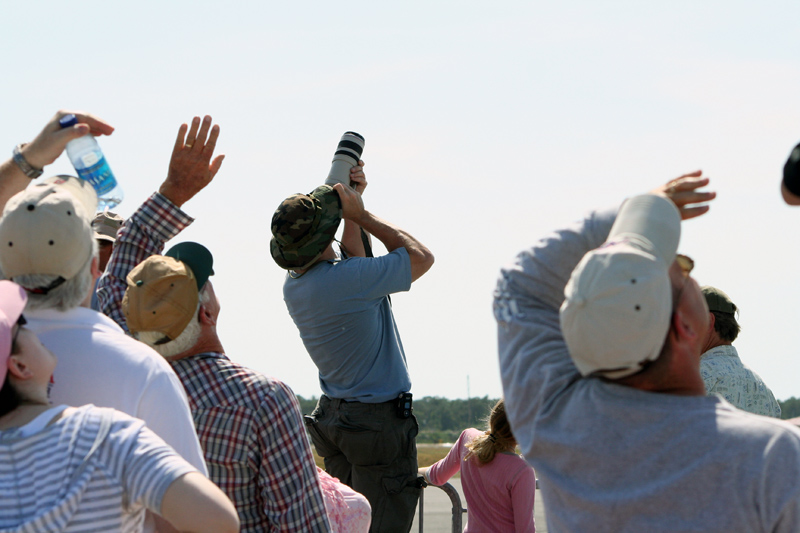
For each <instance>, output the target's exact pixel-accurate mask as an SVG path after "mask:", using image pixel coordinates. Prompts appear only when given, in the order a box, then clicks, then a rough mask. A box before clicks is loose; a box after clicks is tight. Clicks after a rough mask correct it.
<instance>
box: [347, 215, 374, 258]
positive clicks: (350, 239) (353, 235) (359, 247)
mask: <svg viewBox="0 0 800 533" xmlns="http://www.w3.org/2000/svg"><path fill="white" fill-rule="evenodd" d="M361 229H362V228H361V226H359V225H358V224H356V223H355V222H353V221H352V220H345V221H344V230H343V231H342V246H344V249H345V252H347V255H348V256H350V257H366V256H367V251H366V250H365V249H364V241H363V240H362V239H361ZM367 239H369V233H367Z"/></svg>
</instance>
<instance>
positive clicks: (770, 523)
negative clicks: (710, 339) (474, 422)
mask: <svg viewBox="0 0 800 533" xmlns="http://www.w3.org/2000/svg"><path fill="white" fill-rule="evenodd" d="M614 216H615V213H614V212H604V213H592V214H590V215H589V216H588V217H587V218H585V219H584V220H582V221H581V222H580V223H578V224H576V225H575V226H573V227H570V228H568V229H564V230H561V231H558V232H556V233H554V234H551V235H548V236H546V237H545V238H543V239H542V240H540V241H539V242H538V243H537V244H535V245H534V246H533V247H532V248H531V249H528V250H525V251H523V252H522V253H521V254H520V255H519V256H518V257H517V259H516V261H515V262H514V263H513V264H511V265H509V266H507V267H505V268H504V269H503V270H502V272H501V275H500V280H499V282H498V285H497V289H496V291H495V304H494V311H495V317H496V319H497V321H498V325H499V328H498V335H499V339H498V340H499V355H500V367H501V376H502V381H503V389H504V393H505V398H506V409H507V412H508V415H509V420H510V421H511V425H512V428H513V430H514V434H515V436H516V438H517V440H518V442H519V444H520V446H521V448H522V451H523V454H524V456H525V457H526V459H527V460H528V462H529V463H530V464H531V465H532V466H533V467H534V468H535V469H536V472H537V474H538V476H539V480H540V487H541V489H542V495H543V498H544V503H545V507H546V508H547V522H548V528H549V530H550V531H552V532H560V531H581V532H582V531H593V532H594V531H608V532H624V531H630V532H642V531H647V532H659V531H665V532H666V531H670V532H672V531H726V532H736V531H741V532H748V533H750V532H756V531H781V532H783V531H785V532H789V531H792V532H794V531H800V481H799V480H800V431H798V430H797V429H796V428H794V427H792V426H790V425H789V424H787V423H784V422H780V421H777V420H773V419H769V418H766V417H761V416H756V415H752V414H749V413H744V412H742V411H739V410H736V409H734V408H733V407H732V406H731V405H730V404H728V403H727V402H725V401H724V400H722V399H720V398H717V397H708V396H676V395H670V394H659V393H651V392H645V391H641V390H638V389H634V388H630V387H625V386H622V385H618V384H615V383H612V382H609V381H605V380H602V379H600V378H596V377H588V378H582V377H581V376H580V374H579V373H578V371H577V369H576V368H575V366H574V364H573V363H572V361H571V359H570V357H569V353H568V351H567V347H566V344H565V342H564V339H563V337H562V335H561V329H560V325H559V313H558V310H559V307H560V305H561V302H562V300H563V294H564V286H565V285H566V282H567V280H568V279H569V276H570V274H571V272H572V270H573V268H574V267H575V265H576V264H577V263H578V261H579V260H580V259H581V257H582V256H583V255H584V254H585V253H586V252H587V251H589V250H591V249H594V248H596V247H598V246H599V245H600V244H602V243H603V242H604V240H605V239H606V237H607V236H608V232H609V230H610V228H611V224H612V223H613V221H614ZM620 334H624V332H620Z"/></svg>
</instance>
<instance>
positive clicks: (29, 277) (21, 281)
mask: <svg viewBox="0 0 800 533" xmlns="http://www.w3.org/2000/svg"><path fill="white" fill-rule="evenodd" d="M97 249H98V248H97V241H95V240H94V239H92V254H91V255H90V256H89V259H87V260H86V263H84V265H83V266H82V267H81V270H80V271H79V272H78V273H77V274H76V275H75V276H74V277H72V278H70V279H68V280H66V281H65V282H64V283H62V284H61V285H59V286H58V287H56V288H54V289H52V290H51V291H49V292H48V293H47V294H36V293H33V292H28V304H27V305H26V306H25V310H26V311H36V310H39V309H55V310H57V311H69V310H70V309H74V308H76V307H79V306H80V305H81V304H82V303H83V301H84V300H85V299H86V296H87V295H88V294H89V293H90V292H91V291H93V290H94V279H93V278H92V260H93V259H95V258H97V256H98V252H97ZM58 277H59V276H53V275H50V274H22V275H19V276H14V278H13V279H12V280H11V281H13V282H14V283H16V284H17V285H21V286H22V287H23V288H27V289H34V288H37V287H47V286H48V285H50V284H51V283H53V282H54V281H55V280H56V279H58Z"/></svg>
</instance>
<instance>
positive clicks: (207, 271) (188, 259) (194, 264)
mask: <svg viewBox="0 0 800 533" xmlns="http://www.w3.org/2000/svg"><path fill="white" fill-rule="evenodd" d="M164 255H165V256H167V257H172V258H173V259H177V260H178V261H181V262H182V263H186V265H188V267H189V268H191V269H192V273H193V274H194V277H195V280H197V290H201V289H202V288H203V285H205V284H206V281H208V277H209V276H213V275H214V268H213V267H214V257H213V256H212V255H211V252H209V251H208V248H206V247H205V246H203V245H202V244H199V243H196V242H182V243H179V244H176V245H175V246H173V247H172V248H170V249H169V251H168V252H167V253H165V254H164Z"/></svg>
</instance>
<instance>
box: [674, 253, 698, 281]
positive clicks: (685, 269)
mask: <svg viewBox="0 0 800 533" xmlns="http://www.w3.org/2000/svg"><path fill="white" fill-rule="evenodd" d="M675 260H676V261H677V262H678V266H679V267H681V272H682V273H683V277H685V278H688V277H689V274H691V273H692V270H694V259H692V258H691V257H689V256H688V255H683V254H678V255H677V256H675Z"/></svg>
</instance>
